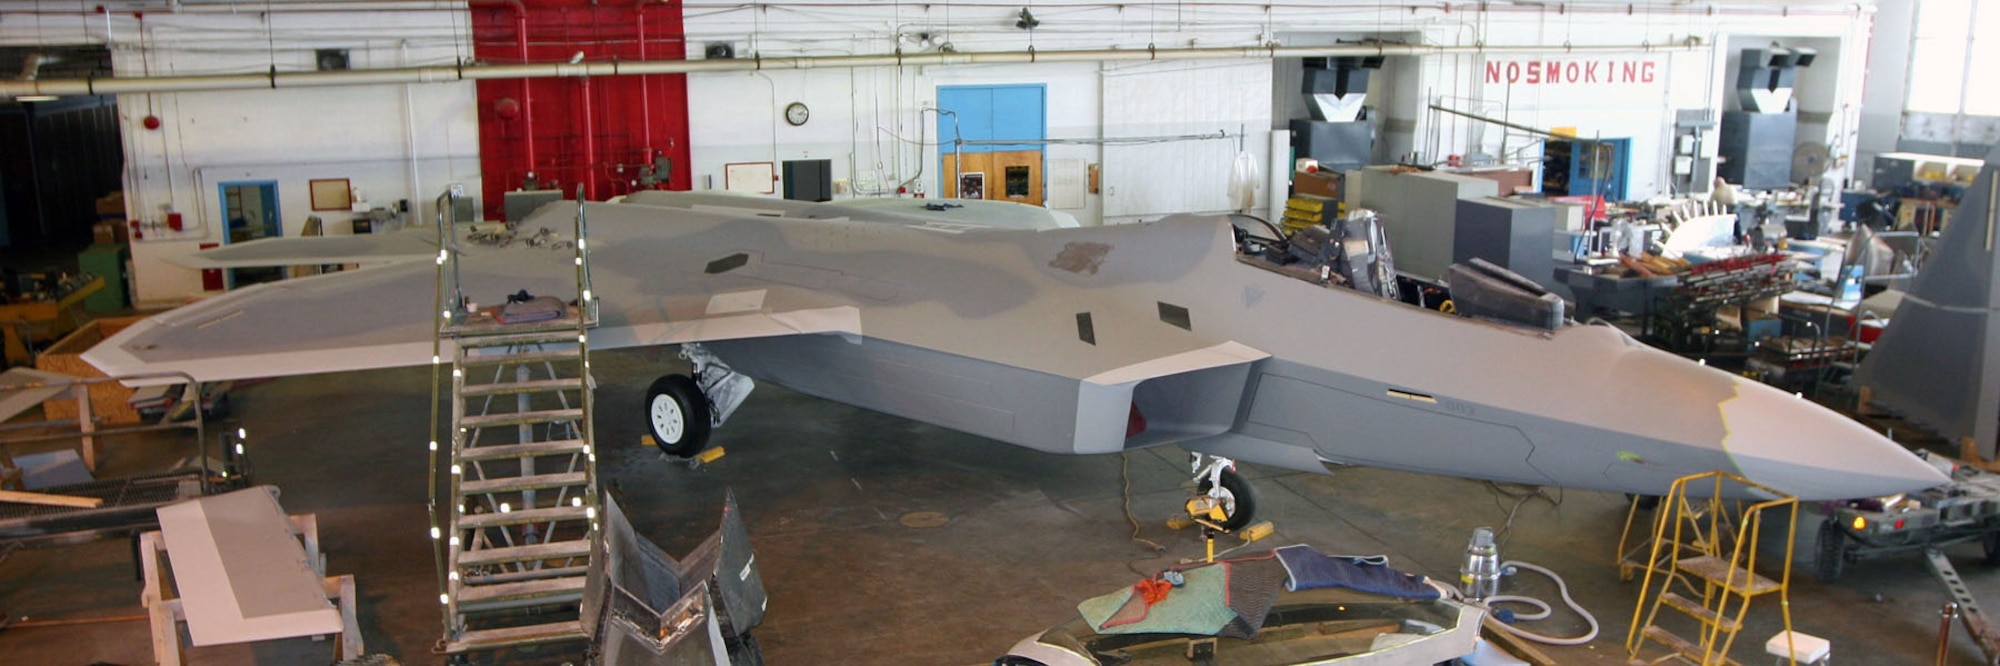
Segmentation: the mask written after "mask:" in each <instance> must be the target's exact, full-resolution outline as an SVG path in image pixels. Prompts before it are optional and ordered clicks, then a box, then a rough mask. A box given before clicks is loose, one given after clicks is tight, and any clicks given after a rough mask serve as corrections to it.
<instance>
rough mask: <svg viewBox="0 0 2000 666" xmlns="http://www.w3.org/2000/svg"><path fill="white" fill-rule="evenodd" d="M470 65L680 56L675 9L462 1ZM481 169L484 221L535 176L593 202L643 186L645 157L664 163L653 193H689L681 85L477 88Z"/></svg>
mask: <svg viewBox="0 0 2000 666" xmlns="http://www.w3.org/2000/svg"><path fill="white" fill-rule="evenodd" d="M470 6H471V8H472V28H473V31H472V46H473V57H474V58H476V59H478V60H479V61H480V62H482V63H485V64H489V65H511V64H520V63H551V62H569V61H570V60H572V59H574V58H575V57H576V56H577V54H579V53H581V54H582V58H583V60H584V61H586V62H608V61H616V60H681V59H683V58H684V56H685V55H686V53H687V50H686V47H685V41H686V40H685V36H684V34H683V31H682V27H681V3H680V2H679V1H678V0H675V1H673V2H658V1H650V2H640V3H636V4H629V3H628V4H616V5H613V4H598V3H594V2H590V1H589V0H554V1H548V2H543V1H536V0H530V1H527V2H525V3H524V2H513V1H511V0H471V2H470ZM477 85H478V86H479V155H480V157H479V161H480V168H481V169H482V170H483V171H484V172H485V191H484V192H483V198H484V203H485V208H486V215H487V217H489V218H491V219H499V217H500V198H501V197H500V194H501V193H502V192H506V191H509V190H514V189H518V188H520V187H521V185H522V183H523V182H524V181H525V180H526V179H527V176H528V174H529V173H531V172H532V173H534V174H535V176H536V180H537V181H538V182H539V183H540V184H541V186H542V187H544V188H551V189H561V190H564V191H565V192H571V193H573V192H574V191H575V189H576V187H577V185H583V186H584V188H585V192H586V196H587V197H588V198H589V199H591V200H597V201H601V200H604V199H607V198H610V197H612V196H616V195H619V194H625V193H628V192H631V191H633V190H635V189H641V188H642V187H643V186H640V185H637V184H635V181H637V180H638V178H639V175H638V170H639V169H640V168H641V167H644V166H646V165H648V164H650V163H651V162H652V161H653V157H654V156H664V157H667V158H669V159H671V160H673V165H674V169H673V172H672V174H671V177H670V178H669V179H668V180H667V181H666V182H665V183H662V184H660V185H658V186H656V187H660V188H663V189H677V190H685V189H689V181H688V175H687V173H686V172H685V170H686V165H687V162H688V147H687V146H688V124H687V77H686V76H685V75H681V74H656V75H647V76H613V77H594V78H580V77H577V78H570V77H564V78H542V79H517V80H482V81H479V82H478V83H477Z"/></svg>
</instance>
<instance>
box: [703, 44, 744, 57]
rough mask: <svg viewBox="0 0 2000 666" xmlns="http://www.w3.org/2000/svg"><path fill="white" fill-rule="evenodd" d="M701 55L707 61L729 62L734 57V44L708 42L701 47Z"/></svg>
mask: <svg viewBox="0 0 2000 666" xmlns="http://www.w3.org/2000/svg"><path fill="white" fill-rule="evenodd" d="M702 53H703V56H702V57H705V58H708V59H709V60H730V59H733V58H735V57H736V44H734V43H731V42H709V43H708V45H706V46H704V47H702Z"/></svg>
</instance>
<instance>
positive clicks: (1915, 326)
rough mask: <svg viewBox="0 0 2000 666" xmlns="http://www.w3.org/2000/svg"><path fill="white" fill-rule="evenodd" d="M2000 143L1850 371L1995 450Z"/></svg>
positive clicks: (1986, 453) (1890, 403)
mask: <svg viewBox="0 0 2000 666" xmlns="http://www.w3.org/2000/svg"><path fill="white" fill-rule="evenodd" d="M1997 164H2000V149H1996V150H1995V151H1994V152H1993V153H1991V154H1989V155H1987V156H1986V166H1985V167H1983V168H1981V169H1980V171H1979V178H1978V180H1976V181H1974V183H1973V185H1972V187H1971V188H1969V190H1968V191H1967V192H1966V194H1965V199H1964V201H1963V202H1962V203H1961V204H1960V205H1959V207H1958V211H1957V212H1956V213H1954V214H1953V215H1952V221H1951V225H1950V226H1949V227H1947V228H1946V229H1945V231H1944V234H1943V236H1942V237H1941V238H1940V239H1939V242H1938V246H1937V250H1936V252H1934V253H1933V254H1932V255H1931V258H1930V260H1929V261H1927V262H1925V263H1924V267H1923V269H1922V270H1921V271H1920V272H1918V273H1917V276H1916V278H1915V279H1914V280H1912V281H1911V283H1910V291H1909V296H1908V297H1906V298H1904V299H1903V303H1902V305H1900V306H1898V307H1897V308H1896V314H1895V316H1894V317H1892V318H1891V319H1890V324H1889V327H1888V329H1886V330H1884V331H1883V332H1882V338H1881V339H1880V340H1877V341H1876V342H1875V347H1874V349H1873V350H1872V351H1870V352H1869V354H1868V358H1867V359H1866V360H1864V361H1863V362H1862V364H1861V369H1860V370H1859V371H1858V373H1857V375H1856V381H1857V382H1858V384H1859V385H1860V386H1865V387H1868V388H1869V389H1870V390H1871V391H1873V393H1874V395H1873V399H1874V401H1875V402H1878V403H1881V404H1882V405H1884V406H1886V407H1889V408H1891V409H1894V410H1896V411H1898V412H1900V413H1902V414H1904V415H1905V416H1907V417H1909V418H1910V419H1912V420H1915V421H1918V422H1921V423H1924V424H1926V425H1928V426H1930V427H1932V428H1935V429H1936V430H1937V431H1938V434H1941V435H1944V436H1946V437H1950V438H1953V439H1956V440H1959V441H1966V440H1968V439H1969V440H1971V441H1972V442H1973V443H1975V444H1976V445H1977V451H1978V453H1979V457H1980V458H1982V459H1985V460H1993V459H1994V458H1995V457H1996V450H1995V449H1996V441H1995V440H1996V439H2000V438H1996V434H2000V433H1996V431H2000V281H1996V280H1995V279H1994V278H1995V277H1996V276H2000V253H1996V252H1995V249H1996V245H1995V238H1994V236H1995V232H1996V228H1995V227H1996V224H1995V217H1994V216H1995V215H1996V213H2000V210H1996V208H2000V207H1996V206H1995V201H1994V200H1995V197H1996V195H2000V186H1996V185H2000V183H1997V182H1996V181H2000V165H1997Z"/></svg>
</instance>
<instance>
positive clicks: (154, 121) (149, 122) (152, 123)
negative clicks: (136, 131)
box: [139, 115, 160, 130]
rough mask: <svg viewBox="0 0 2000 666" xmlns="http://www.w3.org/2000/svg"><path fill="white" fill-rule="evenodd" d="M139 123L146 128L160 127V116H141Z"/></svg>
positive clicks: (154, 128)
mask: <svg viewBox="0 0 2000 666" xmlns="http://www.w3.org/2000/svg"><path fill="white" fill-rule="evenodd" d="M139 124H141V125H145V126H146V129H149V130H156V129H159V128H160V117H159V116H153V115H148V116H146V117H145V118H141V119H140V120H139Z"/></svg>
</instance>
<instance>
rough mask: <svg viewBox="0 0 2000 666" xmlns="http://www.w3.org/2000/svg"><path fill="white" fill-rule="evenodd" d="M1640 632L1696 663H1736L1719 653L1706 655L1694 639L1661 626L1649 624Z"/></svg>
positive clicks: (1712, 664) (1713, 665)
mask: <svg viewBox="0 0 2000 666" xmlns="http://www.w3.org/2000/svg"><path fill="white" fill-rule="evenodd" d="M1639 633H1642V634H1645V635H1646V637H1647V638H1651V639H1653V641H1654V642H1656V643H1659V644H1660V645H1664V646H1666V648H1667V649H1669V650H1673V651H1674V654H1678V655H1680V656H1681V657H1683V658H1685V659H1687V660H1688V661H1692V662H1694V663H1696V664H1705V665H1706V666H1719V665H1722V664H1730V665H1732V666H1733V665H1734V664H1736V661H1735V660H1732V659H1729V658H1727V657H1724V656H1722V655H1719V654H1718V655H1705V654H1703V650H1702V649H1701V646H1699V645H1695V644H1694V642H1693V641H1689V640H1688V639H1685V638H1681V637H1680V636H1676V635H1674V632H1671V631H1667V630H1666V629H1663V628H1661V627H1657V626H1649V627H1646V628H1645V630H1643V631H1641V632H1639ZM1703 657H1708V661H1706V662H1704V661H1702V658H1703Z"/></svg>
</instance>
